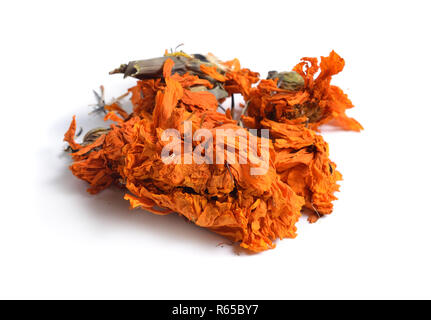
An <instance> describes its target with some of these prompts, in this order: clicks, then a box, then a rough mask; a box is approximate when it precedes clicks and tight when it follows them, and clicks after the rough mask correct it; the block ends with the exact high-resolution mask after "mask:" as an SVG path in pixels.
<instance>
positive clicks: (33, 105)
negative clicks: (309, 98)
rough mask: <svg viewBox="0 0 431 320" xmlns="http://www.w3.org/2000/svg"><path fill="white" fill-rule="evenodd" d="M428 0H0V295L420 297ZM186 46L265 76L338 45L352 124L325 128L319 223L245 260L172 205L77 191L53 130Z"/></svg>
mask: <svg viewBox="0 0 431 320" xmlns="http://www.w3.org/2000/svg"><path fill="white" fill-rule="evenodd" d="M430 11H431V10H430V6H429V1H356V2H352V1H292V2H288V1H279V2H278V1H268V0H266V1H256V2H255V1H211V2H206V1H174V2H168V1H136V2H131V1H119V2H118V4H115V5H114V4H113V3H111V2H108V1H69V2H65V1H8V2H6V1H2V2H1V4H0V32H1V39H0V41H1V48H0V57H1V59H0V64H1V65H0V90H1V96H0V98H1V99H0V103H1V126H0V130H1V132H0V134H1V135H0V136H1V144H0V153H1V158H0V159H1V160H0V161H1V164H0V165H1V166H0V169H1V184H0V188H1V207H0V208H1V209H0V298H133V299H134V298H147V299H169V298H177V299H188V298H201V299H207V298H214V299H218V298H225V299H229V298H243V299H245V298H247V299H248V298H250V299H254V298H259V299H270V298H276V299H289V298H294V299H296V298H329V299H332V298H347V299H350V298H431V257H430V245H431V235H430V234H431V232H430V226H431V210H430V202H429V201H430V200H429V199H430V195H429V193H430V179H431V175H430V169H429V163H430V151H429V148H430V133H429V128H428V126H429V123H430V119H431V109H430V107H431V106H430V85H431V84H430V80H429V75H430V71H431V68H430V56H431V50H430V36H429V32H430V30H431V28H430V27H431V23H430V17H429V14H430ZM180 43H185V46H184V47H183V48H182V49H183V50H185V51H187V52H190V53H195V52H200V53H207V52H212V53H214V54H216V55H217V56H219V57H220V58H221V59H223V60H229V59H232V58H234V57H237V58H239V59H240V61H241V63H242V65H243V66H245V67H249V68H251V69H253V70H255V71H258V72H261V74H262V76H266V72H267V71H269V70H273V69H278V70H289V69H290V68H292V67H293V66H294V65H295V64H296V63H297V62H298V61H299V59H300V58H301V57H303V56H321V55H327V54H329V52H330V50H332V49H334V50H336V51H337V52H338V53H339V54H340V55H341V56H342V57H344V58H345V60H346V67H345V70H344V71H343V72H342V73H341V74H340V75H338V76H336V77H335V78H334V83H335V84H337V85H339V86H341V87H342V88H343V89H344V90H345V92H347V93H348V94H349V97H350V98H351V99H352V100H353V102H354V104H355V105H356V108H355V109H353V110H351V111H350V113H349V115H351V116H353V117H355V118H356V119H358V120H359V121H360V122H361V123H362V124H363V126H364V127H365V130H364V131H363V132H362V133H360V134H358V133H351V132H340V131H335V132H332V131H325V132H324V133H323V134H324V137H325V139H326V140H327V141H328V142H329V143H330V147H331V158H332V159H333V160H334V161H335V162H336V163H337V164H338V168H339V169H340V171H341V172H342V173H343V175H344V181H343V182H342V187H341V192H340V193H339V194H338V197H339V201H336V203H335V211H334V213H333V215H331V216H329V217H327V218H325V219H322V220H321V221H319V222H318V223H317V224H314V225H309V224H308V223H307V222H306V221H305V220H301V221H300V223H299V224H298V227H299V230H298V237H297V239H295V240H283V241H278V242H277V248H276V249H274V250H270V251H267V252H264V253H261V254H257V255H247V254H244V253H241V254H240V255H239V256H238V255H237V254H236V252H235V250H234V249H233V248H232V247H230V246H228V245H225V246H223V247H220V246H219V247H217V244H218V243H220V242H222V241H223V239H222V238H221V237H219V236H218V235H215V234H212V233H210V232H208V231H206V230H203V229H200V228H198V227H195V226H194V225H192V224H190V223H186V222H185V221H184V219H182V218H180V217H178V216H176V215H171V216H168V217H160V216H155V215H152V214H149V213H145V212H144V211H140V210H136V211H129V210H128V204H127V202H126V201H124V200H122V196H121V193H120V192H118V191H116V190H107V191H105V192H103V193H101V194H100V195H97V196H90V195H89V194H87V193H86V191H85V189H86V184H85V183H84V182H82V181H79V180H78V179H76V178H75V177H73V176H72V174H71V173H70V172H69V171H68V169H67V166H68V163H69V160H68V159H67V157H65V156H64V155H62V148H63V142H62V138H63V134H64V132H65V130H66V129H67V127H68V125H69V122H70V120H71V117H72V115H73V114H76V115H77V117H78V124H79V125H80V126H84V127H86V126H89V125H91V126H94V125H95V124H96V123H98V121H99V120H97V117H96V116H88V114H87V113H88V111H89V110H90V108H89V107H88V104H91V103H93V102H94V99H93V95H92V92H91V90H92V89H96V88H97V87H98V86H99V85H100V84H104V85H105V86H106V89H107V97H108V98H111V97H114V96H117V95H119V94H121V93H123V92H124V91H125V90H126V89H127V88H128V87H130V86H132V85H133V83H134V80H133V79H126V80H123V79H122V78H121V77H120V76H118V75H117V76H109V75H108V74H107V72H108V71H109V70H111V69H112V68H114V67H117V66H118V65H119V64H121V63H125V62H128V61H129V60H133V59H140V58H141V59H142V58H151V57H155V56H160V55H162V54H163V51H164V49H166V48H171V47H173V48H174V47H175V46H176V45H178V44H180Z"/></svg>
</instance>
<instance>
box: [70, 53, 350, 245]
mask: <svg viewBox="0 0 431 320" xmlns="http://www.w3.org/2000/svg"><path fill="white" fill-rule="evenodd" d="M331 56H332V58H331V59H330V61H326V60H325V62H323V60H322V63H321V65H320V67H321V68H322V72H321V75H322V74H323V76H322V78H321V79H320V80H319V77H320V76H319V77H318V78H317V79H315V80H314V79H312V75H314V73H315V72H316V71H317V69H316V68H317V65H316V64H314V60H312V59H311V61H312V63H311V67H309V68H308V69H307V70H306V71H305V72H304V73H300V72H299V68H300V67H298V66H300V65H301V64H300V65H298V66H297V67H296V68H295V70H296V71H295V72H294V73H292V72H290V73H276V72H273V73H271V75H270V79H267V80H260V79H259V74H258V73H255V72H252V71H250V70H249V69H244V68H241V66H240V63H239V61H238V60H236V59H235V60H231V61H228V62H221V61H219V60H218V59H217V58H215V57H214V56H213V55H212V54H208V55H206V56H204V55H198V54H196V55H188V54H185V53H183V52H176V53H171V54H168V53H166V54H165V56H164V57H161V58H155V59H148V60H140V61H133V62H130V63H129V64H127V65H122V66H120V68H118V69H116V70H114V72H113V73H123V74H124V75H125V76H133V77H136V78H138V79H139V80H138V81H137V84H136V86H134V87H132V88H130V89H129V91H128V93H129V94H130V101H131V103H132V105H133V111H132V112H131V113H130V114H128V113H127V112H126V111H125V110H124V109H123V108H122V106H121V104H120V103H119V100H116V101H114V102H113V103H111V104H110V105H104V102H103V105H104V106H103V109H104V110H105V111H106V112H107V114H106V115H105V120H112V121H113V122H114V124H112V125H111V126H110V127H109V128H95V129H93V130H90V131H89V132H88V133H87V134H86V135H85V136H84V138H83V142H82V143H77V142H75V140H74V137H75V132H76V121H75V117H74V118H73V120H72V123H71V125H70V127H69V130H68V131H67V132H66V134H65V136H64V140H65V141H67V142H68V144H69V150H71V156H72V159H73V163H72V165H71V166H70V169H71V170H72V172H73V174H74V175H75V176H77V177H78V178H80V179H83V180H85V181H87V182H88V183H89V185H90V186H89V188H88V192H90V193H92V194H94V193H97V192H100V191H102V190H103V189H105V188H107V187H109V186H111V185H118V186H120V187H121V188H122V189H123V190H125V195H124V198H125V199H126V200H128V201H129V202H130V205H131V208H138V207H140V208H143V209H145V210H147V211H150V212H152V213H155V214H159V215H166V214H171V213H178V214H180V215H182V216H184V217H186V218H187V219H188V220H190V221H191V222H193V223H195V224H196V225H198V226H200V227H205V228H208V229H210V230H212V231H214V232H216V233H219V234H221V235H223V236H225V237H227V238H229V239H230V240H232V241H234V242H238V243H240V245H241V246H242V247H244V248H247V249H249V250H251V251H254V252H260V251H263V250H267V249H270V248H273V247H274V246H275V244H274V241H275V240H276V239H283V238H294V237H295V236H296V226H295V224H296V222H297V221H298V219H299V217H300V216H301V211H302V210H303V209H304V208H307V209H309V210H310V211H311V212H312V213H311V215H310V218H309V220H310V221H311V222H315V221H316V220H317V219H318V218H319V217H320V216H321V215H324V214H329V213H331V212H332V201H333V200H335V199H336V198H335V196H334V192H335V191H337V190H338V185H337V181H339V180H340V179H341V174H340V173H339V172H338V171H337V170H336V165H335V164H334V163H333V162H331V161H330V159H329V150H328V145H327V143H326V142H325V141H324V140H323V138H322V137H321V136H320V135H318V134H317V133H316V132H315V131H313V130H312V129H310V128H308V127H307V126H308V125H309V124H310V123H312V124H313V127H312V128H313V129H317V126H318V125H319V124H322V123H325V122H326V121H327V119H328V118H327V117H326V118H325V117H323V116H321V114H324V115H325V114H326V113H325V112H326V111H325V110H327V109H331V110H335V107H337V106H338V105H337V104H334V101H342V100H341V98H340V97H341V96H339V95H338V93H337V94H334V92H338V91H337V89H333V88H332V86H330V85H329V81H330V76H331V75H332V74H334V72H335V71H336V70H339V69H340V68H339V67H338V68H335V67H334V66H332V63H334V61H338V62H339V61H340V60H337V59H336V56H334V54H331ZM328 59H329V58H328ZM304 61H309V60H304ZM304 63H305V62H304ZM337 65H338V64H337ZM343 65H344V62H343ZM313 68H314V69H316V70H314V71H313V70H311V71H310V69H313ZM325 74H326V76H325ZM301 79H302V81H301ZM328 79H329V80H328ZM259 80H260V82H259ZM258 82H259V84H258V86H257V87H253V84H255V83H258ZM233 94H241V95H242V96H243V97H244V99H245V100H246V101H247V107H246V108H244V114H245V115H244V116H243V118H242V121H241V123H240V124H242V125H245V127H247V128H249V129H254V128H255V129H259V130H265V129H269V134H270V136H269V139H268V138H265V137H256V136H255V135H254V134H253V133H252V132H251V131H249V130H245V129H243V128H242V127H241V126H240V125H239V124H238V123H237V121H236V120H234V119H232V114H231V110H230V109H228V110H227V112H226V114H224V113H219V112H217V109H218V108H219V104H220V103H221V102H223V100H224V99H225V98H226V97H227V96H232V95H233ZM102 96H103V95H102ZM124 96H125V95H124ZM124 96H123V97H124ZM318 99H320V100H318ZM334 99H335V100H334ZM336 99H338V100H336ZM346 99H347V98H346ZM293 101H297V102H298V103H296V104H294V105H301V106H304V105H305V104H306V103H317V105H319V108H317V109H316V111H315V113H314V111H313V112H312V113H311V114H310V117H304V115H301V116H294V115H292V114H290V115H289V112H292V111H291V109H292V108H291V104H292V102H293ZM299 102H301V103H302V104H299ZM292 106H293V105H292ZM301 108H302V110H303V111H302V112H305V110H306V109H305V107H301ZM301 108H298V110H299V109H301ZM338 108H339V110H341V109H342V108H341V107H340V106H338ZM292 110H293V109H292ZM307 110H308V109H307ZM343 110H344V109H343ZM317 113H319V119H318V120H317V121H314V122H312V121H311V120H313V119H314V118H313V117H315V114H317ZM332 114H333V119H338V121H339V123H341V122H343V121H345V122H343V123H350V125H351V124H352V123H353V122H346V121H347V120H345V119H344V118H342V116H340V115H338V116H337V117H335V116H334V113H332ZM343 114H344V113H343ZM316 119H317V118H316ZM342 119H344V120H342ZM340 121H341V122H340ZM352 121H353V120H352ZM355 123H356V122H355ZM186 124H190V127H191V129H192V130H193V132H195V130H198V129H205V130H207V132H208V133H210V134H211V136H212V137H215V136H217V134H218V132H219V131H218V130H220V129H225V130H227V129H230V130H232V131H234V132H239V134H238V136H237V137H236V138H238V139H239V140H236V139H233V140H229V139H227V146H225V143H226V140H224V139H223V140H222V142H220V141H219V140H215V141H210V140H209V139H208V137H206V138H205V139H201V140H200V141H195V140H192V142H191V146H190V148H189V149H188V142H189V138H190V137H189V136H188V135H189V133H188V131H187V130H186ZM171 129H175V130H176V132H178V133H179V134H178V136H177V137H176V139H177V140H176V143H177V144H178V145H179V146H180V149H179V150H180V152H179V153H176V152H173V153H172V154H170V155H169V158H172V159H170V160H171V161H170V162H169V163H167V162H166V159H162V154H163V150H164V148H165V147H166V146H167V145H168V144H170V143H172V142H173V139H171V140H169V141H168V140H166V139H165V137H164V134H165V132H166V131H165V130H171ZM241 139H245V141H249V140H250V141H251V140H253V139H254V140H253V141H256V144H255V145H252V144H250V143H248V144H245V147H244V144H241V143H239V142H238V141H240V140H241ZM210 142H211V143H210ZM263 146H267V147H268V148H267V149H265V148H263ZM241 151H242V152H244V151H245V154H247V155H254V156H253V157H254V158H253V157H252V158H248V157H244V158H243V159H242V160H243V161H239V162H234V163H231V162H229V161H225V160H223V162H221V163H213V162H206V161H202V162H190V163H188V162H187V161H186V158H188V157H189V156H191V154H192V153H193V154H195V153H196V154H198V155H199V154H200V155H202V158H206V157H212V158H214V159H215V158H217V159H218V157H219V156H221V158H222V159H229V157H235V156H236V155H237V154H239V155H240V158H241ZM252 160H253V161H252ZM262 167H265V168H266V171H265V174H260V175H253V174H251V172H252V170H253V169H257V168H262Z"/></svg>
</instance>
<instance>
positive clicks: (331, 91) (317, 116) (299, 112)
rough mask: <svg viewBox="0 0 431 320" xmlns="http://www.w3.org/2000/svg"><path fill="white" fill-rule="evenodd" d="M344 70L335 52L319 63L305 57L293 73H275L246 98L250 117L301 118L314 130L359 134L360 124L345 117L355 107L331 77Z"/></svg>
mask: <svg viewBox="0 0 431 320" xmlns="http://www.w3.org/2000/svg"><path fill="white" fill-rule="evenodd" d="M343 68H344V60H343V59H342V58H341V57H340V56H339V55H338V54H336V53H335V52H334V51H332V52H331V53H330V55H329V56H328V57H322V58H321V62H320V64H318V59H317V58H303V59H302V61H301V62H300V63H299V64H297V65H296V66H295V67H294V68H293V71H291V72H281V73H277V72H275V71H272V72H270V73H269V75H268V79H266V80H261V82H260V83H259V85H258V87H257V88H253V89H252V90H251V93H250V95H248V96H247V97H246V100H247V101H248V108H247V116H249V117H251V118H253V121H257V122H259V121H261V120H262V119H265V118H266V119H269V120H273V121H277V122H284V121H286V120H295V119H300V118H302V119H303V121H304V123H306V124H308V126H309V128H311V129H313V130H318V128H319V126H321V125H323V124H330V125H334V126H337V127H340V128H342V129H344V130H353V131H360V130H362V129H363V128H362V126H361V124H360V123H359V122H357V121H356V120H355V119H353V118H349V117H348V116H347V115H346V110H347V109H350V108H353V104H352V102H351V101H350V100H349V98H348V97H347V95H346V94H345V93H344V92H343V91H342V90H341V89H340V88H339V87H337V86H333V85H331V79H332V76H333V75H335V74H337V73H339V72H341V71H342V70H343ZM319 72H320V73H319ZM318 73H319V74H318ZM316 74H318V75H317V77H316ZM250 120H251V119H249V120H248V121H249V122H250Z"/></svg>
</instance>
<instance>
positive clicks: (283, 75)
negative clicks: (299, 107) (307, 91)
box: [267, 71, 304, 91]
mask: <svg viewBox="0 0 431 320" xmlns="http://www.w3.org/2000/svg"><path fill="white" fill-rule="evenodd" d="M267 79H278V83H277V85H278V87H279V88H280V89H286V90H291V91H298V90H300V89H302V88H303V87H304V78H303V77H301V75H300V74H299V73H297V72H296V71H289V72H277V71H270V72H268V77H267Z"/></svg>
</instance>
